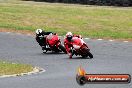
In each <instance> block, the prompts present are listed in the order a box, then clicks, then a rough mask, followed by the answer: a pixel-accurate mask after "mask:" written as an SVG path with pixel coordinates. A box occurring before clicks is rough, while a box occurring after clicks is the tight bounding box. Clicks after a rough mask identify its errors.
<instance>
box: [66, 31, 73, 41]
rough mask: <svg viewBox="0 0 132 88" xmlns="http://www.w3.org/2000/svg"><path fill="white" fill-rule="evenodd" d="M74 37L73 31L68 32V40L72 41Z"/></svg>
mask: <svg viewBox="0 0 132 88" xmlns="http://www.w3.org/2000/svg"><path fill="white" fill-rule="evenodd" d="M72 37H73V35H72V33H71V32H67V34H66V38H67V40H68V41H71V39H72Z"/></svg>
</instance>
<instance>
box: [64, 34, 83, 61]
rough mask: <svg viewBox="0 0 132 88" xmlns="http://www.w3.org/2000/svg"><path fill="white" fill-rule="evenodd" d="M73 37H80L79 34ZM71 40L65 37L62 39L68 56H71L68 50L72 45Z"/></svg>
mask: <svg viewBox="0 0 132 88" xmlns="http://www.w3.org/2000/svg"><path fill="white" fill-rule="evenodd" d="M73 37H78V38H81V39H82V37H81V35H73ZM72 41H73V40H72V39H71V41H68V40H67V38H65V39H64V46H65V48H66V51H67V54H68V55H69V58H72V52H70V48H71V47H73V44H72Z"/></svg>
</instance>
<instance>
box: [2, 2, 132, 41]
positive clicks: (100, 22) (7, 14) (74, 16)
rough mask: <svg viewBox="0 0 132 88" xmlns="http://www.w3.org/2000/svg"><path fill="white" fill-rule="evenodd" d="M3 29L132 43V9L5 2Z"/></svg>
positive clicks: (3, 4)
mask: <svg viewBox="0 0 132 88" xmlns="http://www.w3.org/2000/svg"><path fill="white" fill-rule="evenodd" d="M0 28H6V29H15V30H30V31H34V30H35V29H36V28H45V29H46V31H53V32H57V33H58V34H59V35H64V34H65V33H66V32H67V31H72V32H74V33H76V34H81V35H83V36H88V37H91V38H114V39H132V7H125V8H123V7H107V6H89V5H73V4H71V5H68V4H57V3H44V2H32V1H27V2H26V1H19V0H6V2H5V0H2V2H1V3H0Z"/></svg>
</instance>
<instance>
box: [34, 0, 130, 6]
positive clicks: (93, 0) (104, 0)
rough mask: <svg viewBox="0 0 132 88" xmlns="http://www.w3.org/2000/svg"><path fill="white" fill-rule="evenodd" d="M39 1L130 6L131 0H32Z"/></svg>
mask: <svg viewBox="0 0 132 88" xmlns="http://www.w3.org/2000/svg"><path fill="white" fill-rule="evenodd" d="M33 1H41V2H51V3H54V2H58V3H74V4H86V5H105V6H132V0H33Z"/></svg>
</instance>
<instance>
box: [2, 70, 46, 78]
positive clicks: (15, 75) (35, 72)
mask: <svg viewBox="0 0 132 88" xmlns="http://www.w3.org/2000/svg"><path fill="white" fill-rule="evenodd" d="M42 72H45V70H44V69H43V68H40V67H34V68H33V70H32V71H31V72H27V73H20V74H13V75H1V76H0V78H5V77H17V76H24V75H33V74H38V73H42Z"/></svg>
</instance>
